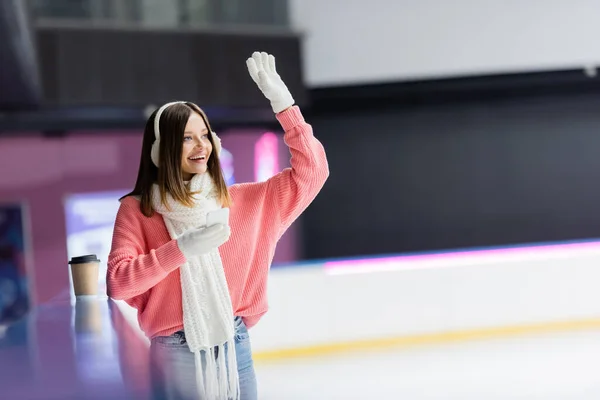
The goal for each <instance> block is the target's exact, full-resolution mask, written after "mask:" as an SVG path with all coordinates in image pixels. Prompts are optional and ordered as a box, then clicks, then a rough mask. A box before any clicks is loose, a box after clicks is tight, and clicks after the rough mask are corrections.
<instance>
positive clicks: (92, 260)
mask: <svg viewBox="0 0 600 400" xmlns="http://www.w3.org/2000/svg"><path fill="white" fill-rule="evenodd" d="M69 264H71V278H72V280H73V290H74V292H75V296H85V295H96V294H98V274H99V266H100V260H99V259H98V257H96V255H95V254H88V255H85V256H79V257H73V258H71V261H69Z"/></svg>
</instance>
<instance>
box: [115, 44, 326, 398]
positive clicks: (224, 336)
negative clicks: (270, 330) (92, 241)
mask: <svg viewBox="0 0 600 400" xmlns="http://www.w3.org/2000/svg"><path fill="white" fill-rule="evenodd" d="M246 65H247V67H248V72H249V73H250V77H251V78H252V80H253V81H254V82H255V83H256V85H257V86H258V88H259V89H260V90H261V92H262V93H263V94H264V96H265V97H266V98H267V99H268V100H269V101H270V103H271V108H272V109H273V112H274V113H275V115H276V118H277V119H278V120H279V122H280V124H281V126H282V128H283V130H284V131H285V136H284V141H285V143H286V144H287V145H288V146H289V150H290V153H291V155H292V157H291V159H290V165H291V168H286V169H284V170H283V171H281V172H279V173H277V174H276V175H274V176H271V177H270V178H269V179H266V180H265V181H262V182H251V183H240V184H234V185H231V187H229V188H228V187H227V186H226V185H225V180H224V174H223V172H222V169H221V162H220V159H219V157H220V152H221V143H220V140H219V138H218V137H217V135H216V134H215V133H214V132H212V129H211V127H210V124H209V122H208V118H207V117H206V115H205V114H204V112H203V111H202V110H201V109H200V108H199V107H198V106H197V105H195V104H193V103H191V102H174V103H167V104H165V105H163V106H161V107H160V108H159V109H158V110H156V111H155V112H154V113H153V114H152V115H151V116H150V118H149V119H148V122H147V124H146V130H145V132H144V140H143V144H142V155H141V161H140V169H139V173H138V178H137V182H136V185H135V188H134V190H133V191H132V192H131V193H129V194H128V195H126V196H124V197H123V198H122V199H121V205H120V207H119V211H118V213H117V217H116V221H115V229H114V232H113V241H112V246H111V252H110V254H109V257H108V270H107V274H106V283H107V293H108V295H109V296H110V297H111V298H113V299H116V300H125V301H126V302H127V303H128V304H129V305H130V306H132V307H134V308H136V309H137V310H138V316H139V322H140V326H141V328H142V329H143V331H144V333H145V334H146V335H147V336H148V337H149V338H150V339H151V358H152V363H153V364H152V370H153V376H152V381H153V383H154V384H155V385H157V386H159V387H161V388H162V389H164V391H165V392H166V393H167V392H172V391H175V392H177V393H178V394H179V395H180V397H178V398H186V399H187V398H189V399H197V398H207V399H211V400H219V399H223V400H225V399H228V400H229V399H234V400H238V399H242V400H255V399H256V398H257V385H256V377H255V373H254V367H253V360H252V350H251V346H250V336H249V334H248V328H250V327H252V326H254V325H255V324H256V323H257V322H258V321H259V320H260V318H261V317H262V316H263V315H264V314H265V313H266V312H267V309H268V304H267V290H266V287H267V279H268V276H269V268H270V266H271V263H272V261H273V256H274V253H275V247H276V245H277V243H278V241H279V239H280V238H281V237H282V235H283V234H284V233H285V231H286V230H287V229H288V228H289V227H290V225H291V224H292V223H293V222H294V221H295V220H296V219H297V218H298V217H299V216H300V214H301V213H302V212H303V211H304V210H305V209H306V207H308V206H309V205H310V203H311V202H312V201H313V199H314V198H315V197H316V195H317V194H318V193H319V191H320V190H321V188H322V187H323V185H324V183H325V181H326V179H327V177H328V176H329V168H328V164H327V159H326V156H325V151H324V149H323V146H322V145H321V143H320V142H319V141H318V140H317V139H316V138H315V137H314V136H313V132H312V127H311V126H310V125H309V124H308V123H306V122H305V120H304V118H303V116H302V114H301V112H300V109H299V108H298V107H297V106H294V99H293V97H292V95H291V93H290V91H289V90H288V88H287V86H286V85H285V84H284V83H283V81H282V79H281V77H280V76H279V74H278V73H277V70H276V68H275V58H274V57H273V56H271V55H269V54H266V53H258V52H255V53H254V54H253V55H252V57H251V58H249V59H248V60H246ZM248 150H249V151H252V149H248ZM222 208H229V219H228V220H227V218H223V219H221V220H220V223H216V224H212V223H210V221H207V215H209V214H211V213H212V212H215V211H217V210H220V209H222ZM224 214H227V212H225V213H224ZM230 226H231V228H230ZM159 397H160V396H159Z"/></svg>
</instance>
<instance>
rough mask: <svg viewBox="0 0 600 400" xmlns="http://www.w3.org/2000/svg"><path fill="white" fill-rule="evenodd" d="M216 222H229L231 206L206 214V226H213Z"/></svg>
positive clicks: (224, 223)
mask: <svg viewBox="0 0 600 400" xmlns="http://www.w3.org/2000/svg"><path fill="white" fill-rule="evenodd" d="M216 224H223V225H228V224H229V208H220V209H218V210H215V211H211V212H209V213H208V214H206V226H213V225H216Z"/></svg>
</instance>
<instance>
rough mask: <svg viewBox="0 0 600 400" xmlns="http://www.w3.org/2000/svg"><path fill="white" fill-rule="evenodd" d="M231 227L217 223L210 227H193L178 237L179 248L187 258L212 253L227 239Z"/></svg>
mask: <svg viewBox="0 0 600 400" xmlns="http://www.w3.org/2000/svg"><path fill="white" fill-rule="evenodd" d="M230 234H231V229H230V228H229V226H228V225H223V224H215V225H212V226H209V227H208V228H198V229H192V230H189V231H187V232H185V233H184V234H183V235H181V236H180V237H179V238H177V245H178V246H179V250H181V252H182V253H183V255H184V256H185V258H187V259H189V258H190V257H195V256H200V255H202V254H206V253H210V252H211V251H213V250H214V249H216V248H218V247H219V246H221V245H222V244H223V243H225V242H226V241H227V240H229V235H230Z"/></svg>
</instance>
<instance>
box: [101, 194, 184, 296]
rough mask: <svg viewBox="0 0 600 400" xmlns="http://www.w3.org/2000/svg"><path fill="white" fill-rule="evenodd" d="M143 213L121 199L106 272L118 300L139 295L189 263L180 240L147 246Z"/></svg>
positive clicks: (110, 290)
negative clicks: (157, 245)
mask: <svg viewBox="0 0 600 400" xmlns="http://www.w3.org/2000/svg"><path fill="white" fill-rule="evenodd" d="M141 215H142V214H141V212H140V211H139V210H137V209H135V207H132V206H131V205H130V204H127V203H126V202H125V201H123V202H121V206H120V207H119V211H118V212H117V217H116V220H115V228H114V231H113V238H112V247H111V251H110V254H109V256H108V270H107V274H106V287H107V294H108V296H110V297H111V298H113V299H115V300H128V299H131V298H132V297H135V296H138V295H140V294H142V293H144V292H146V291H148V290H149V289H151V288H152V287H154V286H155V285H156V284H157V283H159V282H160V281H161V280H163V279H164V278H166V277H167V275H169V273H171V272H172V271H174V270H175V269H177V268H178V267H179V266H180V265H182V264H184V263H185V261H186V260H185V256H184V255H183V253H181V251H180V250H179V247H178V246H177V241H176V240H174V239H173V240H170V241H168V242H167V243H165V244H164V245H162V246H160V247H158V248H157V249H147V246H146V241H145V238H144V225H143V221H142V219H141Z"/></svg>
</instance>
